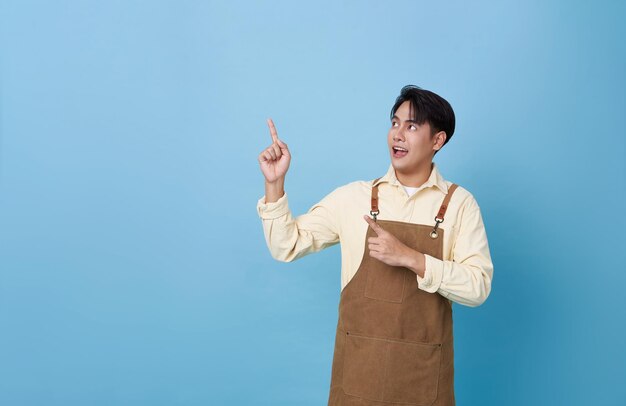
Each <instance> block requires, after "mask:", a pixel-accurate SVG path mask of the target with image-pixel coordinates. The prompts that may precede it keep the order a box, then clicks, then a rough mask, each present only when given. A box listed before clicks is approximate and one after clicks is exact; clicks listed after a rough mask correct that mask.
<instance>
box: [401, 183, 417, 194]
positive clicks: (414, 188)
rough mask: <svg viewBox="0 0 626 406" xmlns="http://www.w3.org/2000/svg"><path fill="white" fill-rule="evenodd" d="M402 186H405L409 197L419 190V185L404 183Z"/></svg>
mask: <svg viewBox="0 0 626 406" xmlns="http://www.w3.org/2000/svg"><path fill="white" fill-rule="evenodd" d="M401 185H402V184H401ZM402 187H403V188H404V190H406V194H407V195H409V197H411V196H413V193H415V192H417V189H419V188H418V187H410V186H404V185H402Z"/></svg>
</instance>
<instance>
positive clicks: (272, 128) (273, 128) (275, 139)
mask: <svg viewBox="0 0 626 406" xmlns="http://www.w3.org/2000/svg"><path fill="white" fill-rule="evenodd" d="M267 125H268V126H269V128H270V135H271V136H272V141H273V142H278V134H277V133H276V126H275V125H274V121H272V119H271V118H268V119H267Z"/></svg>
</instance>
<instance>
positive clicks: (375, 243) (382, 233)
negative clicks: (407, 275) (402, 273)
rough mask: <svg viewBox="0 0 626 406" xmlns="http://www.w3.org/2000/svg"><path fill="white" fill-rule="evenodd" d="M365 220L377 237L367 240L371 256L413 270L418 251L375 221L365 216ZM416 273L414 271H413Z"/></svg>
mask: <svg viewBox="0 0 626 406" xmlns="http://www.w3.org/2000/svg"><path fill="white" fill-rule="evenodd" d="M363 218H364V219H365V221H367V223H368V224H369V225H370V227H371V228H372V230H374V232H375V233H376V237H369V238H368V239H367V244H368V248H369V250H370V256H372V257H373V258H376V259H378V260H379V261H382V262H384V263H385V264H387V265H391V266H404V267H407V268H409V269H411V268H413V267H412V265H413V264H414V263H415V259H416V257H417V256H418V255H419V254H420V253H419V252H418V251H416V250H414V249H412V248H409V247H407V246H406V245H405V244H403V243H402V241H400V240H398V239H397V238H396V237H395V236H394V235H393V234H391V233H390V232H388V231H386V230H384V229H383V228H382V227H381V226H380V225H379V224H377V223H376V222H375V221H374V220H372V219H371V218H369V217H368V216H366V215H364V216H363ZM411 270H413V271H414V272H415V270H414V269H411Z"/></svg>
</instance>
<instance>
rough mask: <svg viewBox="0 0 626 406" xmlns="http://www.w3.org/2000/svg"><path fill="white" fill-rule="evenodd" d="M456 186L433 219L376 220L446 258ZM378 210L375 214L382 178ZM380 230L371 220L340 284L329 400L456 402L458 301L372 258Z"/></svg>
mask: <svg viewBox="0 0 626 406" xmlns="http://www.w3.org/2000/svg"><path fill="white" fill-rule="evenodd" d="M377 180H378V179H377ZM375 183H376V181H374V184H375ZM456 188H457V185H456V184H452V185H451V186H450V188H449V190H448V194H447V195H446V197H445V198H444V200H443V203H442V205H441V208H440V209H439V212H438V213H437V215H436V216H435V224H434V225H424V224H413V223H404V222H400V221H391V220H378V221H377V222H378V224H380V226H381V227H382V228H383V229H385V230H387V231H389V232H390V233H392V234H393V235H394V236H395V237H396V238H398V239H399V240H400V241H402V242H403V243H404V244H406V245H407V246H409V247H411V248H413V249H415V250H417V251H419V252H422V253H424V254H428V255H431V256H433V257H435V258H438V259H443V237H444V230H443V229H439V228H438V226H439V223H441V222H443V216H444V214H445V211H446V209H447V206H448V203H449V201H450V197H451V196H452V193H453V192H454V190H455V189H456ZM383 210H384V208H383ZM371 214H372V216H373V217H374V220H376V215H377V214H378V185H376V186H373V187H372V211H371ZM375 235H376V234H375V233H374V231H373V230H372V228H371V227H368V228H367V234H366V236H365V252H364V254H363V259H362V260H361V264H360V265H359V268H358V270H357V272H356V274H355V275H354V276H353V277H352V279H351V280H350V282H348V284H347V285H346V287H344V289H343V290H342V292H341V299H340V301H339V320H338V322H337V333H336V336H335V352H334V355H333V364H332V374H331V382H330V395H329V398H328V405H329V406H339V405H342V406H347V405H359V406H384V405H394V406H400V405H407V406H408V405H418V406H425V405H436V406H453V405H454V404H455V399H454V349H453V336H452V302H451V301H450V300H449V299H447V298H445V297H443V296H442V295H440V294H438V293H428V292H425V291H423V290H421V289H419V288H418V284H417V279H416V276H415V273H414V272H413V271H411V270H409V269H407V268H405V267H398V266H390V265H387V264H385V263H383V262H381V261H379V260H377V259H375V258H372V257H371V256H370V255H369V248H368V244H367V239H368V238H369V237H372V236H375Z"/></svg>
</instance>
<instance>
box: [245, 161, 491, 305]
mask: <svg viewBox="0 0 626 406" xmlns="http://www.w3.org/2000/svg"><path fill="white" fill-rule="evenodd" d="M377 183H378V184H379V192H378V207H379V209H380V214H379V215H378V219H380V220H394V221H402V222H408V223H416V224H427V225H433V226H434V224H435V215H436V214H437V212H438V211H439V207H440V206H441V203H442V202H443V199H444V197H445V195H446V194H447V193H448V187H449V186H450V185H451V184H452V182H450V181H447V180H445V179H444V178H443V177H442V175H441V173H440V172H439V169H438V167H437V165H436V164H435V163H434V162H433V163H432V166H431V173H430V176H429V178H428V180H427V181H426V182H425V183H424V184H422V185H421V186H420V187H418V188H417V191H415V192H414V193H413V194H411V195H410V196H409V195H408V194H407V192H406V190H405V189H404V188H403V187H402V184H401V183H400V182H399V181H398V179H397V177H396V174H395V170H394V168H393V166H391V165H390V166H389V169H388V171H387V173H386V174H385V175H384V176H383V177H382V178H380V179H379V180H378V181H377ZM371 191H372V181H371V180H370V181H355V182H352V183H349V184H347V185H344V186H340V187H338V188H336V189H335V190H333V191H332V192H331V193H329V194H328V195H327V196H325V197H324V198H323V199H322V200H321V201H319V202H318V203H316V204H314V205H313V206H312V207H311V208H310V209H309V210H308V212H306V213H304V214H302V215H299V216H297V217H294V216H293V215H292V213H291V211H290V209H289V205H288V195H287V193H286V192H285V194H284V195H283V196H282V197H281V198H280V199H278V201H276V202H270V203H267V202H266V200H265V196H263V197H261V198H260V199H259V200H258V202H257V212H258V215H259V217H260V218H261V220H262V223H263V230H264V234H265V240H266V243H267V246H268V248H269V250H270V253H271V255H272V256H273V257H274V258H275V259H277V260H279V261H284V262H289V261H293V260H295V259H297V258H300V257H302V256H304V255H307V254H310V253H313V252H317V251H320V250H322V249H324V248H326V247H329V246H332V245H334V244H337V243H339V242H340V243H341V289H342V290H343V288H344V287H345V286H346V285H347V284H348V282H350V279H351V278H352V277H353V276H354V275H355V274H356V272H357V270H358V268H359V265H360V263H361V260H362V258H363V254H364V252H365V245H364V242H365V234H366V232H367V228H368V227H369V225H368V224H367V222H365V220H364V219H363V214H367V215H369V213H370V209H371V207H370V203H371V199H370V197H371ZM439 228H440V229H444V230H445V232H444V240H443V259H438V258H435V257H433V256H430V255H427V254H424V257H425V272H424V277H420V276H419V275H416V283H417V284H418V288H419V289H422V290H424V291H426V292H430V293H434V292H436V293H439V294H441V295H443V296H444V297H446V298H448V299H449V300H451V301H454V302H457V303H460V304H463V305H466V306H471V307H475V306H479V305H480V304H482V303H483V302H484V301H485V300H486V299H487V297H488V296H489V293H490V291H491V280H492V278H493V263H492V261H491V255H490V252H489V244H488V241H487V234H486V230H485V226H484V224H483V219H482V215H481V212H480V207H479V206H478V203H477V202H476V199H475V198H474V196H473V195H472V194H471V193H470V192H469V191H468V190H466V189H465V188H463V187H461V186H460V185H459V186H458V188H457V190H456V191H455V192H454V194H453V195H452V199H451V200H450V203H449V204H448V209H447V211H446V214H445V219H444V221H443V223H441V224H440V225H439Z"/></svg>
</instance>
